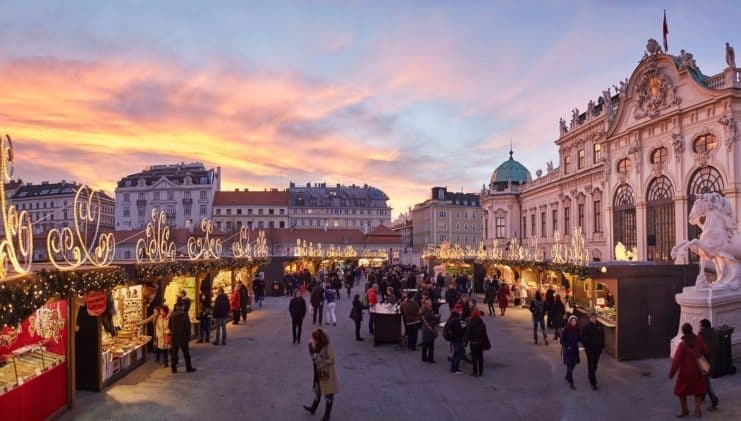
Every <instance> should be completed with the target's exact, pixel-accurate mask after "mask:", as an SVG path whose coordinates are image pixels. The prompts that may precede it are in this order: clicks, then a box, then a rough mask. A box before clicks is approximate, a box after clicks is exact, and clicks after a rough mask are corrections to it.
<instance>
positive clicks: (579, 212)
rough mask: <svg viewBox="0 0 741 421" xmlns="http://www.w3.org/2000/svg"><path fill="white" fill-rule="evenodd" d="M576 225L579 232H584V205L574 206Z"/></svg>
mask: <svg viewBox="0 0 741 421" xmlns="http://www.w3.org/2000/svg"><path fill="white" fill-rule="evenodd" d="M576 218H577V220H576V223H577V224H578V226H579V227H580V228H581V232H584V204H583V203H579V204H578V205H577V206H576Z"/></svg>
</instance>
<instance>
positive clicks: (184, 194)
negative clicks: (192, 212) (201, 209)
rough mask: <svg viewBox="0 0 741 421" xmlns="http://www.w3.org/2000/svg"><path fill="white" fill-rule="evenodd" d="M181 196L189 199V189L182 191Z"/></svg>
mask: <svg viewBox="0 0 741 421" xmlns="http://www.w3.org/2000/svg"><path fill="white" fill-rule="evenodd" d="M183 198H185V199H190V198H191V197H190V190H186V191H184V192H183Z"/></svg>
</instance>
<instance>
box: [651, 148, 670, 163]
mask: <svg viewBox="0 0 741 421" xmlns="http://www.w3.org/2000/svg"><path fill="white" fill-rule="evenodd" d="M668 157H669V150H668V149H666V148H664V147H661V148H657V149H654V150H653V152H651V163H652V164H663V163H665V162H666V159H667V158H668Z"/></svg>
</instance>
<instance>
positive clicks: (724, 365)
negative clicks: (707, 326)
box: [709, 325, 736, 378]
mask: <svg viewBox="0 0 741 421" xmlns="http://www.w3.org/2000/svg"><path fill="white" fill-rule="evenodd" d="M732 334H733V327H731V326H728V325H723V326H718V327H716V328H714V329H713V343H712V344H709V345H710V349H711V353H710V361H709V363H710V377H712V378H716V377H720V376H724V375H726V374H736V367H734V366H733V363H732V362H733V357H732V355H731V335H732Z"/></svg>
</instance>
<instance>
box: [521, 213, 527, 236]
mask: <svg viewBox="0 0 741 421" xmlns="http://www.w3.org/2000/svg"><path fill="white" fill-rule="evenodd" d="M525 237H527V216H523V217H522V238H525Z"/></svg>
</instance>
